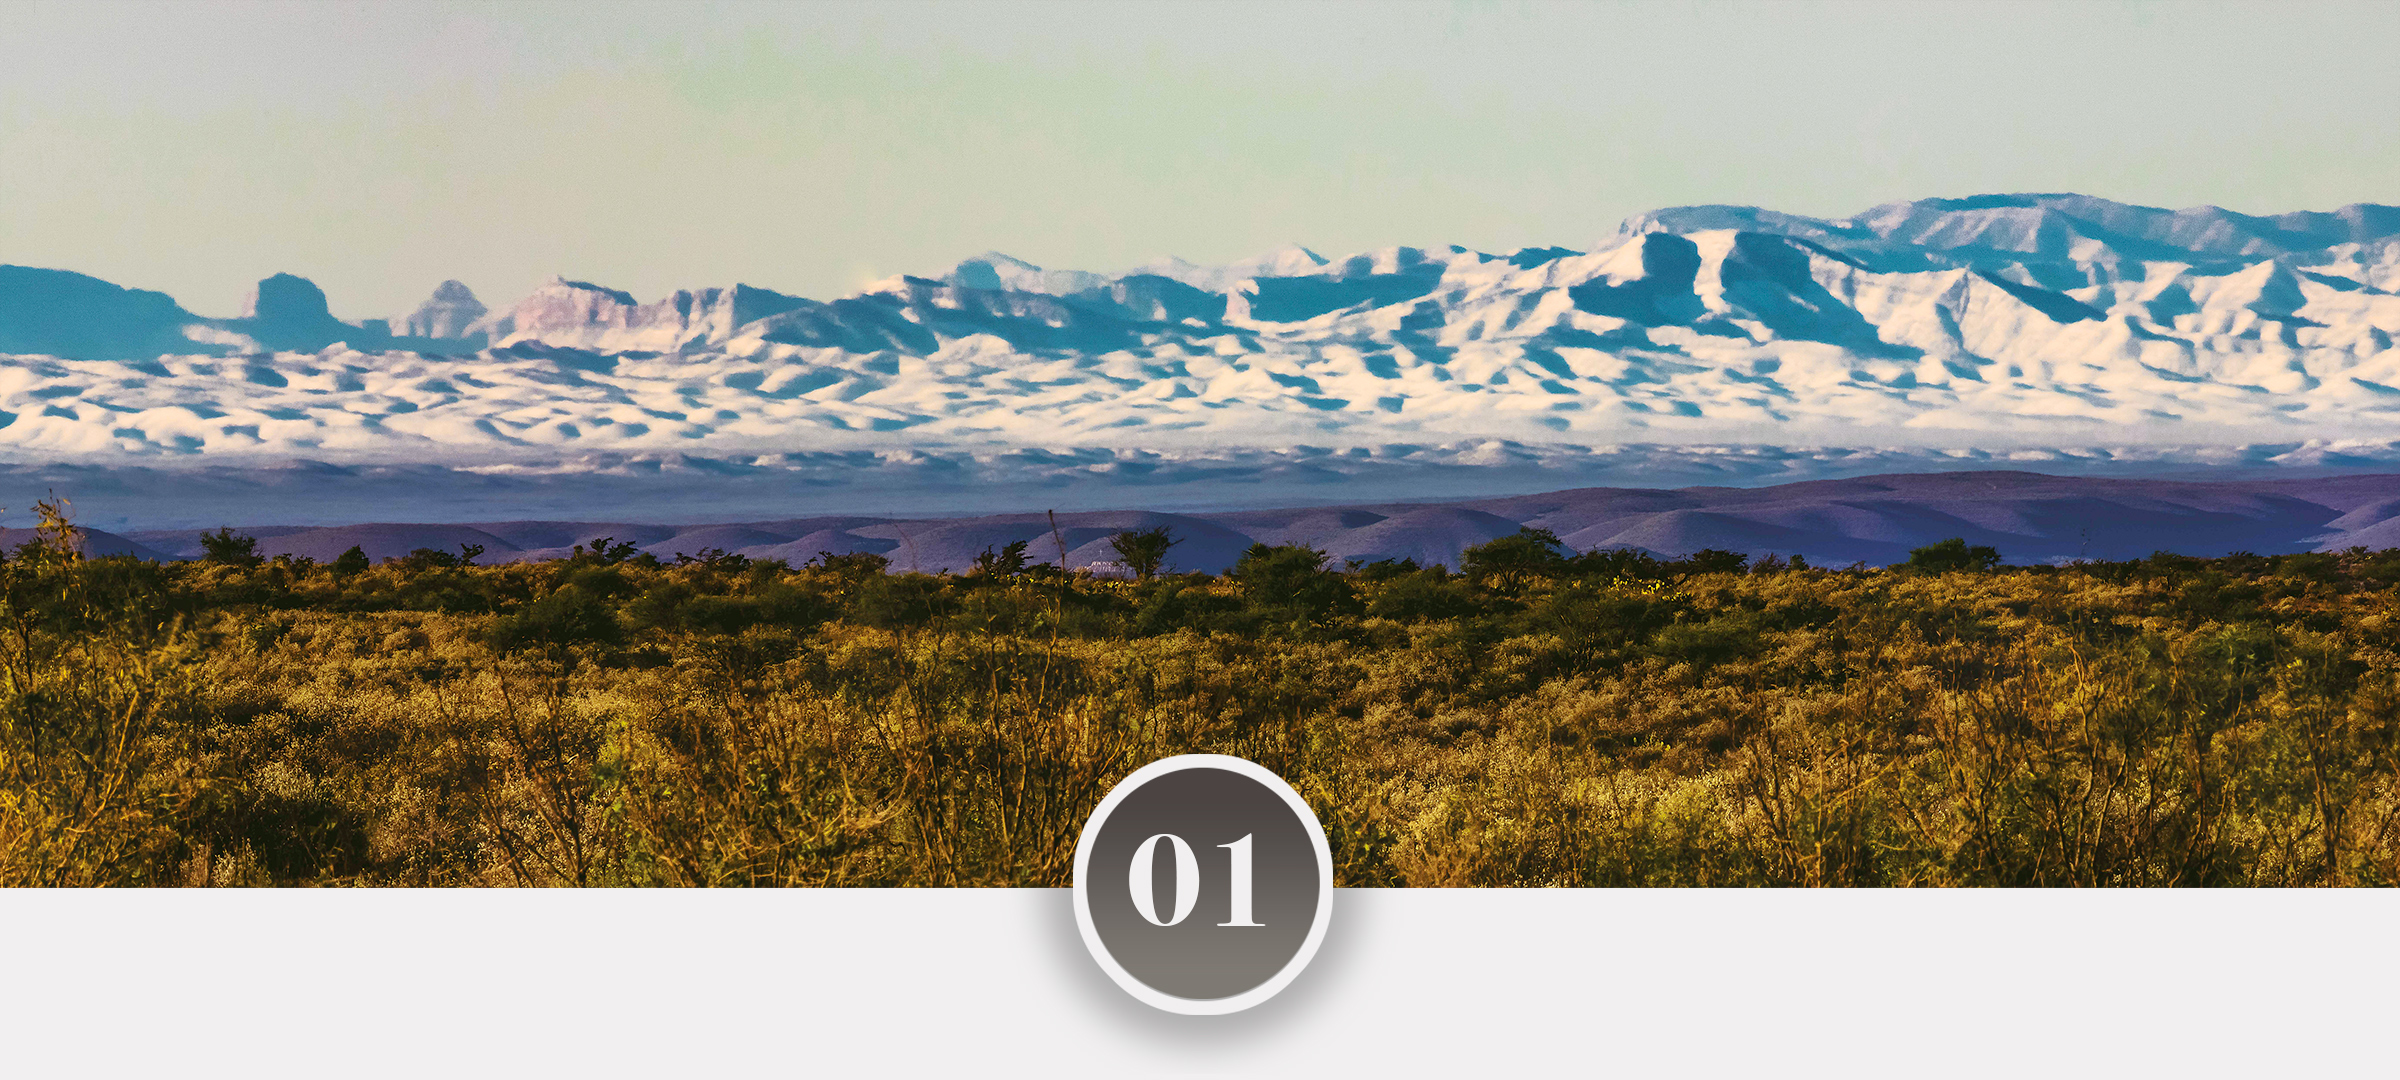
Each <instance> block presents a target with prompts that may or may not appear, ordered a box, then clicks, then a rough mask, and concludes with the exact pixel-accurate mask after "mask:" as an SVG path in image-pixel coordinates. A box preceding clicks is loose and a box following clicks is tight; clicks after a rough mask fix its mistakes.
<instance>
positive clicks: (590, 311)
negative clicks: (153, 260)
mask: <svg viewBox="0 0 2400 1080" xmlns="http://www.w3.org/2000/svg"><path fill="white" fill-rule="evenodd" d="M2395 334H2400V208H2395V207H2390V206H2378V205H2357V206H2350V207H2344V208H2342V209H2340V210H2336V211H2333V212H2330V213H2295V214H2283V215H2277V216H2273V217H2252V216H2247V215H2242V214H2236V213H2232V212H2229V211H2224V210H2219V209H2215V208H2200V209H2194V210H2182V211H2167V210H2159V209H2151V208H2146V207H2137V206H2128V205H2124V204H2120V203H2114V202H2109V201H2106V200H2103V199H2096V198H2090V197H2086V196H2079V195H2006V196H1980V197H1975V198H1967V199H1929V200H1922V201H1917V202H1906V203H1896V204H1892V205H1889V206H1883V207H1878V208H1875V209H1873V210H1870V211H1867V212H1865V213H1863V214H1859V215H1857V216H1855V217H1852V218H1846V219H1841V220H1822V219H1816V218H1806V217H1797V216H1793V215H1787V214H1779V213H1774V212H1771V211H1766V210H1759V209H1754V208H1747V207H1731V206H1700V207H1682V208H1677V209H1671V210H1662V211H1658V212H1656V213H1652V214H1647V215H1643V216H1641V217H1637V218H1634V219H1632V220H1630V221H1628V222H1626V223H1625V225H1624V226H1623V227H1622V228H1621V229H1620V231H1619V232H1618V234H1617V235H1616V236H1614V237H1611V238H1609V239H1607V240H1606V241H1605V242H1603V243H1600V244H1596V245H1589V250H1578V249H1568V248H1536V249H1526V250H1521V251H1515V252H1509V253H1498V254H1495V253H1484V252H1476V251H1469V250H1466V249H1463V248H1457V247H1437V248H1411V247H1398V248H1387V249H1383V250H1380V251H1374V252H1368V253H1364V254H1359V255H1352V256H1346V257H1339V258H1326V257H1322V256H1320V255H1318V254H1316V253H1313V252H1310V251H1307V250H1305V249H1302V248H1298V247H1289V248H1285V249H1282V250H1279V251H1275V252H1270V253H1268V254H1267V255H1265V256H1262V257H1260V258H1257V259H1253V260H1249V261H1246V262H1242V263H1236V264H1231V265H1226V266H1215V267H1204V266H1195V265H1191V264H1188V263H1184V262H1180V261H1175V260H1169V261H1163V262H1159V263H1154V264H1150V265H1146V266H1142V267H1137V268H1135V269H1133V270H1131V271H1128V272H1126V273H1121V274H1093V273H1086V272H1081V271H1068V270H1046V269H1043V268H1040V267H1036V266H1032V265H1030V264H1027V263H1024V262H1021V261H1018V260H1016V259H1012V258H1009V257H1007V256H1003V255H998V254H991V255H985V256H979V257H977V258H973V259H969V260H967V261H965V262H963V263H960V264H959V265H958V266H956V267H954V268H952V269H950V270H948V271H946V272H943V273H940V274H937V275H934V276H927V277H917V276H903V277H898V278H894V279H891V280H889V281H885V282H881V283H878V284H876V285H874V286H872V287H870V288H867V289H865V290H863V291H861V292H859V293H857V294H855V295H851V296H847V297H842V298H839V299H834V300H830V301H818V300H810V299H804V298H801V297H796V296H788V295H784V294H781V293H777V292H773V291H770V290H767V289H763V288H755V287H751V286H748V285H734V286H731V287H725V288H705V289H694V290H687V291H680V292H676V293H674V294H673V295H670V296H667V297H665V298H662V299H658V300H655V301H651V302H646V303H645V302H642V301H641V300H640V299H638V298H636V297H634V296H631V295H628V294H626V293H624V292H621V291H618V290H615V289H610V288H606V287H602V286H599V285H593V284H587V283H583V282H578V281H570V280H564V279H561V280H558V281H555V282H553V283H551V284H550V285H548V286H545V287H544V288H542V289H540V290H538V291H536V292H535V293H534V294H533V295H532V296H529V297H526V298H524V299H523V300H520V301H518V302H517V303H515V304H514V305H511V306H509V307H507V308H504V309H498V310H487V309H486V308H485V306H484V304H483V303H482V302H480V301H479V300H477V298H476V297H475V296H474V295H473V294H472V292H471V291H469V290H468V289H467V288H466V287H465V286H463V285H460V284H458V283H457V282H447V283H444V284H443V285H442V286H441V287H440V288H439V289H438V290H436V291H435V293H434V295H433V297H432V298H431V299H429V300H428V301H427V302H426V303H425V305H424V306H423V307H421V308H419V309H418V310H417V311H415V312H413V313H409V314H406V315H402V316H397V317H395V318H392V319H388V320H369V321H366V322H364V323H360V324H351V323H345V322H342V321H340V320H338V319H336V318H335V317H334V316H333V315H332V314H330V311H329V307H328V304H327V302H326V298H325V296H324V294H323V293H322V292H321V291H320V290H318V289H317V288H316V286H314V285H313V284H311V283H309V282H307V281H305V280H303V279H300V278H296V277H292V276H289V275H277V276H276V277H273V278H269V279H267V280H266V281H263V282H260V283H259V286H258V290H257V292H256V294H255V298H254V300H253V301H252V303H251V304H250V305H249V306H248V308H247V310H245V312H244V313H243V314H242V315H241V316H240V317H238V318H233V319H204V318H201V317H199V316H196V315H193V314H191V313H190V312H188V311H185V310H184V309H183V308H181V307H180V306H178V305H177V304H176V303H175V301H173V300H172V299H171V298H169V297H166V296H164V295H162V294H158V293H152V292H141V291H135V290H127V289H122V288H119V287H117V286H115V285H112V284H109V283H106V282H102V281H99V280H97V279H93V278H89V277H84V276H82V275H78V274H73V273H70V272H66V271H60V270H42V269H31V268H24V267H14V266H7V267H0V459H13V460H15V461H18V462H91V463H106V462H126V463H131V462H135V461H139V460H142V459H147V462H148V463H149V464H153V465H158V464H167V463H170V462H173V461H177V460H181V461H186V462H192V463H201V462H207V463H212V464H215V463H235V462H244V461H264V460H276V459H283V460H289V459H295V458H297V459H306V460H314V461H324V462H335V463H361V462H442V463H447V464H451V465H461V466H468V467H513V466H512V463H524V462H569V463H571V462H573V461H576V460H594V461H602V460H605V461H609V462H616V463H622V462H625V461H628V460H664V459H669V458H674V457H676V456H679V455H681V456H690V455H702V456H709V457H713V458H716V459H723V460H734V461H741V462H745V463H765V462H768V461H772V460H774V459H775V458H776V456H777V455H806V454H815V453H824V452H831V451H853V450H877V449H886V450H894V451H900V452H906V451H908V450H923V449H926V448H940V447H954V448H963V449H970V450H971V449H973V448H977V447H984V448H1012V447H1057V448H1108V447H1118V448H1142V449H1144V450H1150V451H1164V452H1174V450H1175V449H1176V448H1178V447H1185V448H1193V449H1195V450H1198V449H1204V448H1210V447H1227V446H1289V445H1297V444H1305V445H1311V446H1317V447H1326V448H1332V449H1334V450H1338V449H1340V448H1345V447H1356V448H1379V449H1377V450H1376V452H1384V450H1387V449H1388V448H1391V447H1394V446H1398V447H1403V448H1410V447H1423V446H1439V445H1444V444H1453V445H1455V444H1460V443H1461V441H1462V440H1466V441H1471V440H1477V439H1492V438H1498V439H1504V440H1513V441H1516V442H1520V443H1528V444H1537V443H1549V444H1564V445H1575V446H1583V447H1595V446H1608V445H1618V444H1627V443H1640V444H1660V445H1675V444H1693V443H1751V444H1769V445H1781V446H1810V445H1814V446H1861V445H1872V446H1883V447H1894V446H1901V447H1925V448H1945V447H1975V448H1979V449H1981V450H1983V451H1985V452H1993V451H1996V450H1997V451H1999V452H2003V453H2005V452H2006V451H2007V450H2008V448H2012V447H2015V448H2025V449H2026V450H2027V451H2028V452H2029V453H2035V454H2037V455H2038V453H2039V452H2040V451H2041V450H2042V449H2044V448H2055V447H2057V446H2060V445H2103V444H2106V445H2118V446H2140V445H2167V444H2173V445H2179V446H2208V445H2239V444H2295V445H2296V444H2303V443H2308V442H2310V441H2311V440H2316V441H2318V442H2319V443H2322V442H2323V441H2325V440H2340V439H2350V440H2366V441H2368V442H2376V443H2380V442H2387V441H2389V440H2393V439H2400V350H2395V349H2394V347H2393V336H2394V335H2395Z"/></svg>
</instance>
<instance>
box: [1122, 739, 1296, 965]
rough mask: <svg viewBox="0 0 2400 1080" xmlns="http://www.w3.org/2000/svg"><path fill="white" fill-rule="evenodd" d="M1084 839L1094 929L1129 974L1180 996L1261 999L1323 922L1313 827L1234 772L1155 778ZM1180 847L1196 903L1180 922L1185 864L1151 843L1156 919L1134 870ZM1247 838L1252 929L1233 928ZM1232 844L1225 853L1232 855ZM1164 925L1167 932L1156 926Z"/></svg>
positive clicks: (1189, 771) (1205, 770)
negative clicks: (1139, 899)
mask: <svg viewBox="0 0 2400 1080" xmlns="http://www.w3.org/2000/svg"><path fill="white" fill-rule="evenodd" d="M1111 799H1112V801H1114V802H1115V804H1116V805H1115V806H1114V808H1113V809H1107V810H1106V812H1107V815H1108V816H1107V818H1106V820H1104V821H1102V822H1100V827H1099V829H1098V830H1097V831H1096V832H1095V833H1093V834H1091V835H1089V836H1087V837H1086V838H1085V844H1086V845H1087V847H1088V851H1087V852H1086V855H1085V858H1083V859H1080V860H1078V871H1079V873H1078V876H1077V878H1076V882H1075V888H1076V891H1077V893H1078V894H1079V899H1081V900H1082V902H1083V904H1084V905H1085V909H1086V911H1087V912H1088V915H1089V919H1090V926H1091V929H1092V931H1093V933H1094V934H1096V935H1097V937H1098V940H1099V943H1100V945H1101V946H1102V947H1103V948H1105V949H1107V951H1108V954H1109V956H1110V957H1112V958H1113V959H1114V960H1115V961H1116V963H1117V964H1118V966H1119V967H1121V968H1122V969H1123V970H1124V972H1125V973H1126V974H1127V975H1130V976H1132V977H1133V978H1134V979H1136V980H1138V981H1140V982H1141V983H1142V984H1143V985H1145V986H1148V987H1149V988H1150V989H1152V990H1155V991H1157V992H1159V993H1161V994H1165V995H1168V996H1171V997H1175V998H1183V999H1189V1000H1200V1001H1207V1000H1216V999H1223V998H1230V997H1233V996H1235V995H1237V994H1241V993H1244V992H1246V991H1250V990H1254V989H1257V988H1258V987H1260V986H1262V985H1264V984H1266V983H1267V981H1268V980H1270V979H1273V978H1274V977H1275V976H1276V975H1277V974H1278V973H1279V972H1281V971H1283V969H1284V968H1285V967H1286V966H1287V965H1289V964H1290V963H1291V962H1292V960H1293V959H1294V957H1296V956H1298V955H1299V954H1300V951H1301V949H1302V946H1303V945H1304V944H1305V943H1306V942H1307V941H1308V940H1309V938H1310V935H1311V932H1312V931H1313V930H1314V929H1315V924H1316V922H1317V918H1318V914H1319V903H1318V900H1319V893H1320V891H1321V888H1322V886H1321V884H1320V882H1321V881H1322V879H1323V878H1324V876H1325V874H1326V869H1325V868H1324V867H1323V866H1321V865H1320V862H1319V856H1318V848H1319V843H1320V842H1319V841H1318V840H1317V835H1318V833H1317V831H1316V822H1315V821H1314V820H1305V821H1304V820H1303V819H1302V818H1301V812H1302V808H1296V807H1294V806H1293V804H1292V803H1291V802H1290V801H1287V799H1286V797H1285V795H1284V794H1283V793H1281V792H1278V791H1277V790H1275V789H1274V788H1272V787H1269V786H1268V785H1266V784H1264V783H1261V782H1260V781H1259V780H1257V779H1254V778H1252V777H1249V776H1244V775H1242V774H1241V773H1238V772H1234V771H1232V770H1229V769H1223V768H1212V767H1206V766H1198V767H1191V768H1183V769H1178V770H1176V771H1173V772H1167V773H1163V774H1160V775H1156V776H1152V777H1150V778H1148V780H1147V781H1146V782H1143V783H1141V784H1140V785H1139V786H1138V787H1137V788H1135V789H1134V790H1132V791H1131V792H1129V793H1126V794H1124V795H1123V796H1122V797H1121V798H1119V797H1118V796H1117V795H1116V794H1115V793H1112V795H1111ZM1160 836H1167V837H1174V838H1176V839H1180V840H1181V841H1182V842H1183V846H1184V847H1185V848H1186V849H1188V850H1189V852H1190V853H1191V855H1192V857H1193V859H1192V861H1193V864H1194V865H1195V867H1196V868H1197V870H1198V875H1197V876H1198V888H1197V894H1196V896H1195V897H1194V900H1193V902H1192V904H1191V906H1190V908H1189V910H1188V911H1187V912H1185V913H1184V916H1183V917H1182V918H1181V919H1175V918H1174V915H1175V913H1176V899H1177V890H1178V886H1179V881H1178V877H1179V874H1180V871H1179V868H1178V862H1179V860H1178V858H1177V857H1176V853H1175V845H1174V844H1173V842H1172V841H1160V842H1158V843H1155V844H1151V845H1150V855H1149V862H1150V870H1151V872H1150V875H1149V878H1150V880H1149V882H1148V884H1149V885H1150V888H1151V899H1152V904H1151V910H1150V913H1149V915H1147V916H1146V915H1145V914H1144V913H1143V912H1142V910H1141V909H1140V908H1139V907H1138V906H1137V905H1136V903H1135V901H1134V895H1133V888H1134V883H1133V881H1132V880H1130V879H1131V878H1132V876H1133V864H1134V859H1135V855H1136V853H1137V851H1140V850H1141V849H1142V848H1143V847H1144V845H1145V844H1146V843H1148V842H1150V841H1151V840H1152V838H1153V837H1160ZM1244 837H1247V838H1249V843H1248V845H1247V848H1248V851H1247V855H1248V863H1249V876H1250V880H1249V883H1248V884H1249V889H1248V890H1247V898H1248V901H1249V908H1250V911H1249V919H1248V921H1249V922H1251V923H1256V924H1257V925H1224V924H1227V923H1231V922H1237V921H1239V920H1237V919H1236V918H1235V915H1236V914H1237V913H1238V912H1237V905H1238V904H1239V903H1240V902H1241V898H1242V897H1241V895H1240V894H1239V893H1238V892H1237V886H1238V884H1239V882H1238V876H1239V875H1238V872H1237V867H1238V865H1239V863H1240V861H1241V859H1242V855H1243V852H1242V851H1241V848H1240V845H1241V841H1242V840H1243V838H1244ZM1229 845H1230V846H1229ZM1159 922H1172V923H1173V925H1167V926H1161V925H1158V923H1159Z"/></svg>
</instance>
